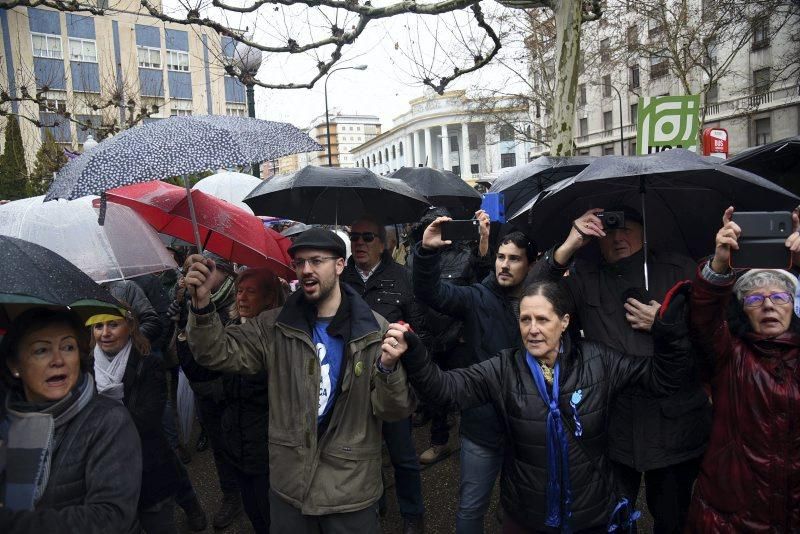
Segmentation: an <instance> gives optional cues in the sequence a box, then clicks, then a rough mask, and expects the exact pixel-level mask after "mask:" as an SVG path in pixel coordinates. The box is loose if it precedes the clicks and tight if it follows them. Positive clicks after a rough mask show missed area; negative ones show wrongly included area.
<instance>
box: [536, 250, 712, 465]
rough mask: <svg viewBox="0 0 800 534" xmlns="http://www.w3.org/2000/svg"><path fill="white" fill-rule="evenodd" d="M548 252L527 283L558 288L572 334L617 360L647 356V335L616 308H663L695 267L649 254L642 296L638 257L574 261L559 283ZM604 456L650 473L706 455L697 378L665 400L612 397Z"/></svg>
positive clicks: (692, 372) (560, 272)
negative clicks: (635, 303) (632, 304)
mask: <svg viewBox="0 0 800 534" xmlns="http://www.w3.org/2000/svg"><path fill="white" fill-rule="evenodd" d="M553 253H554V249H551V250H549V251H548V252H546V253H545V255H544V256H543V257H542V258H541V259H539V261H537V262H536V263H535V264H534V266H533V268H532V269H531V272H530V273H529V275H528V279H527V283H531V282H534V281H538V280H550V281H553V282H558V283H559V284H560V285H561V286H562V287H563V288H564V289H565V290H566V292H567V296H568V299H569V304H570V307H571V309H572V310H573V311H574V313H573V314H572V318H573V324H571V325H570V326H571V330H572V331H573V333H575V332H577V331H578V329H580V330H582V331H583V334H584V336H585V338H586V339H587V340H591V341H598V342H600V343H603V344H604V345H608V346H609V347H611V348H613V349H615V350H617V351H619V352H622V353H623V354H630V355H638V356H650V355H652V354H653V336H652V335H651V333H649V332H643V331H640V330H634V329H633V328H632V327H631V325H630V323H628V320H627V319H626V318H625V313H626V311H625V308H624V307H623V304H624V302H625V300H626V298H628V297H633V298H636V299H637V300H639V301H642V302H647V301H649V300H651V299H652V300H656V301H658V302H663V300H664V296H665V295H666V293H667V291H668V290H669V289H670V288H671V287H672V286H673V285H674V284H675V283H677V282H679V281H681V280H687V279H689V278H690V277H691V276H692V275H693V273H694V263H693V262H691V260H689V259H688V258H685V257H683V256H678V255H676V254H656V253H653V254H651V258H650V261H648V272H649V281H650V291H649V294H648V293H646V292H645V291H644V283H643V261H642V258H643V255H644V253H643V252H641V251H640V252H639V253H637V254H633V255H632V256H630V257H628V258H625V259H622V260H619V261H617V262H615V263H613V264H608V263H605V262H603V261H602V260H601V259H599V258H598V259H597V260H594V261H592V260H587V259H577V260H576V261H575V263H574V267H572V268H570V272H569V276H566V277H565V276H564V273H565V272H566V271H567V268H566V267H562V266H558V265H556V263H555V261H554V260H553ZM611 413H612V417H611V420H610V423H609V425H610V428H609V440H608V446H609V457H610V458H611V459H612V460H614V461H617V462H620V463H622V464H625V465H627V466H629V467H633V468H634V469H636V470H637V471H642V472H643V471H649V470H652V469H658V468H662V467H667V466H670V465H674V464H677V463H681V462H684V461H687V460H690V459H692V458H697V457H698V456H700V455H701V454H703V451H704V450H705V446H706V443H707V441H708V434H709V429H710V426H711V406H710V403H709V401H708V396H707V395H706V394H705V391H704V390H703V388H702V386H701V383H700V379H699V372H698V371H697V370H696V369H694V368H693V367H687V368H685V369H684V373H683V377H682V381H681V388H680V389H679V390H678V391H677V392H675V393H674V394H673V395H670V396H669V397H666V398H659V397H656V396H654V395H653V394H652V393H650V392H649V391H647V390H646V389H643V388H640V387H637V386H636V385H633V386H631V387H629V388H626V389H625V390H624V391H621V392H620V393H619V395H617V396H616V398H615V401H614V405H613V407H612V409H611Z"/></svg>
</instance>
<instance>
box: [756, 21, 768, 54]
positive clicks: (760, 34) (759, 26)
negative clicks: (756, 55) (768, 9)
mask: <svg viewBox="0 0 800 534" xmlns="http://www.w3.org/2000/svg"><path fill="white" fill-rule="evenodd" d="M768 46H769V17H768V16H767V15H762V16H760V17H756V18H755V19H754V20H753V50H758V49H759V48H766V47H768Z"/></svg>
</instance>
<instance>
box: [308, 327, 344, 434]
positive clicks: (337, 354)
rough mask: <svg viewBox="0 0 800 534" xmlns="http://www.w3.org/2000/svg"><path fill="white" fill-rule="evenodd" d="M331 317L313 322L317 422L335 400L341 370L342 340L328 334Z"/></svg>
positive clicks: (325, 414) (322, 417)
mask: <svg viewBox="0 0 800 534" xmlns="http://www.w3.org/2000/svg"><path fill="white" fill-rule="evenodd" d="M330 324H331V318H330V317H328V318H324V319H318V320H317V321H316V322H315V323H314V336H313V341H314V346H315V347H316V349H317V358H319V368H320V375H319V409H318V411H317V423H319V422H321V421H322V420H323V419H324V418H325V416H327V415H328V412H329V411H330V409H331V407H332V406H333V403H334V401H335V400H336V398H335V397H336V385H337V384H338V383H339V374H340V373H341V372H342V358H343V356H344V340H343V339H342V338H340V337H337V336H330V335H328V330H327V329H328V326H329V325H330Z"/></svg>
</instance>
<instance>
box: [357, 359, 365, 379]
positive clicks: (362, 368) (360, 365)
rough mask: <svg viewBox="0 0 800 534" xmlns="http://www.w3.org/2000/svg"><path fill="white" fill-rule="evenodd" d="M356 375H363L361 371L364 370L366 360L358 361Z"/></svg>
mask: <svg viewBox="0 0 800 534" xmlns="http://www.w3.org/2000/svg"><path fill="white" fill-rule="evenodd" d="M355 372H356V376H361V373H363V372H364V362H356V369H355Z"/></svg>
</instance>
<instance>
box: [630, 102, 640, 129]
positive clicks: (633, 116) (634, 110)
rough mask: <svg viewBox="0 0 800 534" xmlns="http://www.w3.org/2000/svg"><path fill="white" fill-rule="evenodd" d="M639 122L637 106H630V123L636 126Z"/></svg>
mask: <svg viewBox="0 0 800 534" xmlns="http://www.w3.org/2000/svg"><path fill="white" fill-rule="evenodd" d="M638 120H639V104H638V103H636V104H631V123H632V124H636V122H637V121H638Z"/></svg>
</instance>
